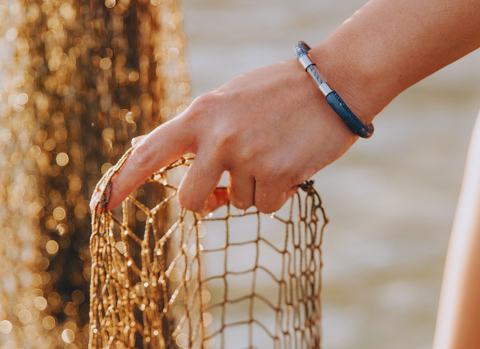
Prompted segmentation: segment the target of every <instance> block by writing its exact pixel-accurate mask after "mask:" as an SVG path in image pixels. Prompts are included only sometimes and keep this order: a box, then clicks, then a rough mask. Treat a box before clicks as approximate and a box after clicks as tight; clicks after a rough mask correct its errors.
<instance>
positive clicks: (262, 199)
mask: <svg viewBox="0 0 480 349" xmlns="http://www.w3.org/2000/svg"><path fill="white" fill-rule="evenodd" d="M342 97H344V96H342ZM346 102H347V103H348V101H347V100H346ZM356 139H357V137H356V136H355V135H354V134H353V133H352V132H351V131H350V130H349V129H348V127H347V126H346V125H345V124H344V123H343V121H342V120H341V119H340V118H339V117H338V115H336V114H335V112H333V111H332V110H331V109H330V107H329V106H328V104H327V103H326V101H325V100H324V98H323V95H322V94H321V93H320V91H319V90H318V89H317V87H316V86H315V85H314V83H313V82H312V81H311V80H310V77H309V76H308V74H307V73H306V72H304V71H303V69H302V67H301V66H300V64H299V63H298V62H297V60H296V59H292V60H288V61H285V62H281V63H277V64H274V65H271V66H267V67H264V68H261V69H257V70H254V71H251V72H248V73H246V74H243V75H240V76H238V77H237V78H235V79H233V80H231V81H230V82H228V83H226V84H225V85H223V86H221V87H219V88H218V89H217V90H215V91H213V92H211V93H208V94H205V95H202V96H200V97H199V98H197V99H196V100H195V101H194V102H193V103H192V104H191V105H190V107H189V108H188V109H187V110H185V111H184V112H183V113H182V114H181V115H179V116H177V117H176V118H174V119H172V120H170V121H169V122H167V123H165V124H163V125H161V126H159V127H158V128H157V129H155V130H154V131H152V132H151V133H150V134H148V135H146V136H143V138H141V139H137V140H136V142H134V144H135V143H137V144H136V147H135V150H134V151H133V152H132V154H131V155H130V157H129V159H128V160H127V162H126V163H125V165H124V167H123V168H122V170H121V171H120V172H119V173H117V174H116V175H115V176H114V177H113V179H112V196H111V199H110V202H109V204H108V209H113V208H114V207H116V206H117V205H118V204H120V203H121V201H122V200H123V199H124V198H125V197H126V196H127V195H128V194H130V192H132V191H133V190H134V189H135V188H137V187H138V186H139V185H141V184H142V183H143V182H144V181H145V180H146V179H147V178H148V177H149V176H150V175H151V174H152V173H153V172H155V171H157V170H159V169H160V168H162V167H164V166H167V165H168V164H170V163H171V162H173V161H175V160H177V159H178V158H180V157H181V156H182V155H184V154H186V153H195V154H196V155H195V160H194V161H193V164H192V165H191V166H190V168H189V169H188V171H187V174H186V175H185V177H184V179H183V181H182V183H181V185H180V187H179V191H178V199H179V201H180V203H181V204H182V206H184V207H185V208H187V209H189V210H192V211H196V212H200V213H208V212H212V211H213V210H215V209H216V208H218V207H219V206H221V205H224V204H226V203H227V202H228V201H230V202H231V203H232V204H233V205H234V206H235V207H237V208H239V209H247V208H248V207H250V206H252V205H254V206H256V207H257V208H258V210H259V211H261V212H264V213H271V212H275V211H276V210H278V209H279V208H280V207H281V206H282V205H283V204H284V203H285V201H286V200H288V199H289V198H290V197H291V196H292V195H293V194H294V193H295V192H296V190H297V189H298V187H297V185H298V184H300V183H302V182H304V181H305V180H307V179H309V178H310V177H311V176H313V175H314V174H315V173H316V172H318V171H319V170H320V169H322V168H323V167H325V166H327V165H328V164H330V163H331V162H333V161H334V160H336V159H337V158H339V157H340V156H341V155H342V154H343V153H344V152H345V151H346V150H347V149H348V148H349V147H350V146H351V145H352V144H353V143H354V142H355V140H356ZM224 171H228V172H229V174H230V178H229V184H228V188H227V190H226V191H225V190H215V188H216V186H217V184H218V182H219V180H220V177H221V175H222V173H223V172H224ZM98 196H99V194H98V193H97V195H96V196H95V197H94V198H93V199H92V203H91V207H95V203H96V202H97V201H98Z"/></svg>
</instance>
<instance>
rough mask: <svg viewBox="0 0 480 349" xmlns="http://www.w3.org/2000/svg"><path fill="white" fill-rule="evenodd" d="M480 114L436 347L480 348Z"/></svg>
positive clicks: (459, 209) (450, 257)
mask: <svg viewBox="0 0 480 349" xmlns="http://www.w3.org/2000/svg"><path fill="white" fill-rule="evenodd" d="M479 212H480V115H479V119H478V120H477V123H476V125H475V129H474V132H473V136H472V140H471V142H470V149H469V152H468V158H467V166H466V167H465V174H464V179H463V184H462V191H461V194H460V199H459V202H458V206H457V212H456V215H455V222H454V225H453V230H452V235H451V237H450V244H449V247H448V255H447V261H446V264H445V272H444V276H443V284H442V293H441V297H440V306H439V312H438V319H437V328H436V330H435V342H434V349H469V348H480V331H479V330H478V327H479V324H480V310H479V309H480V278H479V275H480V253H479V246H480V215H479Z"/></svg>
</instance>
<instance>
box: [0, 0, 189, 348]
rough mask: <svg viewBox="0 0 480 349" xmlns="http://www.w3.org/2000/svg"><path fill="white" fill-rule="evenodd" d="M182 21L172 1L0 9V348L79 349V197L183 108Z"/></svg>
mask: <svg viewBox="0 0 480 349" xmlns="http://www.w3.org/2000/svg"><path fill="white" fill-rule="evenodd" d="M182 20H183V16H182V13H181V11H180V10H179V8H178V4H177V2H176V1H174V0H164V1H159V0H151V1H150V0H118V1H115V0H106V1H105V2H103V1H74V0H72V1H68V0H66V1H60V0H52V1H49V0H20V1H2V2H1V3H0V37H1V39H0V47H2V52H1V54H0V57H1V61H0V79H1V83H0V166H1V168H2V171H1V172H0V242H1V243H0V256H1V258H0V282H1V288H0V332H1V333H0V347H1V348H4V349H20V348H39V349H43V348H45V349H46V348H68V349H79V348H85V347H86V345H87V343H88V332H89V331H88V317H89V282H90V269H91V268H90V263H91V262H90V255H89V246H88V241H89V236H90V215H89V213H88V212H89V208H88V202H89V198H90V195H91V193H92V191H93V188H94V186H95V184H96V183H97V182H98V180H99V179H100V177H101V176H102V174H103V173H105V172H106V171H107V170H108V168H109V167H111V166H112V164H114V163H115V162H116V161H117V160H118V159H119V157H120V156H121V155H122V154H123V153H124V151H125V150H126V149H127V148H128V147H129V146H130V140H131V139H132V138H133V137H135V136H137V135H141V134H144V133H146V132H149V131H151V130H152V129H154V128H155V127H156V126H158V125H160V124H161V123H162V122H164V121H165V120H168V119H169V118H170V117H172V116H174V115H176V114H178V113H180V112H182V111H183V110H184V109H185V108H186V106H187V105H188V104H189V103H190V96H189V90H190V86H189V83H188V79H187V67H186V63H185V60H184V58H183V57H184V35H183V31H182ZM142 218H143V219H145V218H144V217H137V219H139V220H141V219H142Z"/></svg>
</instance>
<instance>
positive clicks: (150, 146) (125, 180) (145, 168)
mask: <svg viewBox="0 0 480 349" xmlns="http://www.w3.org/2000/svg"><path fill="white" fill-rule="evenodd" d="M194 147H195V136H194V134H193V132H192V131H191V130H190V128H189V127H188V125H187V123H186V122H184V118H181V117H177V118H175V119H172V120H171V121H169V122H167V123H165V124H163V125H161V126H159V127H157V128H156V129H155V130H154V131H152V132H151V133H149V134H148V135H147V136H145V137H144V138H143V139H141V140H140V142H138V143H137V145H136V148H135V149H134V150H133V152H132V154H131V155H130V157H129V158H128V159H127V161H126V162H125V165H124V166H123V168H122V169H121V170H120V171H119V172H118V173H117V174H116V175H115V176H114V177H113V179H112V195H111V198H110V201H109V203H108V206H107V209H108V210H112V209H113V208H115V207H116V206H117V205H118V204H120V203H121V202H122V201H123V199H125V198H126V197H127V196H128V195H129V194H130V193H131V192H132V191H133V190H135V189H136V188H137V187H138V186H140V185H141V184H142V183H143V182H144V181H145V180H146V179H147V178H148V177H149V176H150V175H151V174H152V173H153V172H155V171H157V170H159V169H160V168H162V167H165V166H167V165H169V164H170V163H172V162H174V161H175V160H177V159H178V158H180V157H181V156H182V155H184V154H186V153H188V152H192V151H194ZM99 198H100V195H99V193H97V194H96V195H95V196H94V197H93V198H92V201H91V202H90V208H91V209H92V210H93V209H94V208H95V205H96V203H97V201H98V200H99Z"/></svg>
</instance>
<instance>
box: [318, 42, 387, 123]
mask: <svg viewBox="0 0 480 349" xmlns="http://www.w3.org/2000/svg"><path fill="white" fill-rule="evenodd" d="M309 53H310V55H311V56H312V58H313V60H314V61H315V63H316V64H317V68H318V70H319V72H320V74H321V75H322V77H323V78H324V79H325V81H326V82H327V83H328V85H329V86H330V87H331V88H332V89H333V90H335V91H336V92H337V93H338V94H339V95H340V96H341V98H342V99H343V100H344V101H345V103H346V104H347V105H348V107H349V108H350V109H351V110H352V112H353V113H354V114H355V115H356V116H357V117H358V119H360V121H362V122H363V123H364V124H366V125H369V124H370V123H371V122H372V120H373V119H374V117H375V116H376V115H377V114H378V113H380V111H381V110H382V109H383V108H385V107H386V106H387V105H388V103H389V102H390V101H391V100H392V99H393V98H394V97H395V96H392V97H391V98H389V96H388V94H387V92H388V91H380V90H379V87H380V86H381V84H380V83H377V77H375V76H374V75H373V74H370V73H369V71H370V69H368V68H367V67H366V65H367V64H368V62H363V61H361V60H359V59H358V57H355V54H354V53H352V52H349V49H348V46H346V45H343V44H342V42H340V41H339V40H336V39H335V38H333V39H331V38H327V39H326V40H324V41H323V42H322V43H320V44H319V45H317V46H316V47H314V48H312V49H311V50H310V52H309Z"/></svg>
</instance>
